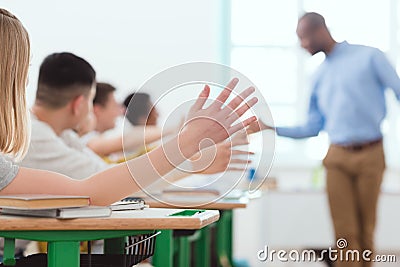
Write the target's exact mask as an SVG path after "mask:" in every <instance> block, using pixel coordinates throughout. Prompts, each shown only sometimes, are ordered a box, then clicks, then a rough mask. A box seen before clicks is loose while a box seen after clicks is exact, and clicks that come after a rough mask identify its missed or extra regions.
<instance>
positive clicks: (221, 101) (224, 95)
mask: <svg viewBox="0 0 400 267" xmlns="http://www.w3.org/2000/svg"><path fill="white" fill-rule="evenodd" d="M238 82H239V79H238V78H233V79H232V80H231V81H230V82H229V83H228V85H227V86H226V87H225V89H224V90H223V91H222V92H221V93H220V94H219V96H218V97H217V99H215V101H214V103H213V104H212V106H213V107H215V108H220V107H221V106H222V105H223V104H224V103H225V101H226V100H227V99H228V98H229V96H230V95H231V93H232V91H233V89H234V88H235V86H236V85H237V84H238Z"/></svg>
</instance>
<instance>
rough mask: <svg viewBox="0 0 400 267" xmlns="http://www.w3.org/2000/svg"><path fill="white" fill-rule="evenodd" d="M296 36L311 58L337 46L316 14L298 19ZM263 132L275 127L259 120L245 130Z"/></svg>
mask: <svg viewBox="0 0 400 267" xmlns="http://www.w3.org/2000/svg"><path fill="white" fill-rule="evenodd" d="M296 34H297V37H298V38H299V41H300V45H301V47H302V48H303V49H305V50H306V51H307V52H309V53H310V54H311V55H312V56H313V55H315V54H317V53H319V52H323V53H324V54H325V55H329V54H330V53H331V52H332V50H333V48H334V47H335V45H336V44H337V42H336V41H335V40H334V39H333V38H332V36H331V34H330V32H329V30H328V28H327V27H326V24H325V20H324V18H323V17H322V16H321V15H319V14H316V13H307V14H306V15H304V16H303V17H301V18H300V19H299V21H298V23H297V29H296ZM263 130H275V127H272V126H269V125H267V124H265V123H263V122H262V121H261V120H259V121H255V122H252V123H251V124H250V125H249V127H248V128H247V132H248V134H251V133H255V132H258V131H263Z"/></svg>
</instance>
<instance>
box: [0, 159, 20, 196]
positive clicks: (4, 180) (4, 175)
mask: <svg viewBox="0 0 400 267" xmlns="http://www.w3.org/2000/svg"><path fill="white" fill-rule="evenodd" d="M18 169H19V167H18V166H17V165H16V164H15V163H13V162H12V161H11V160H8V159H6V157H4V156H3V155H0V190H2V189H3V188H5V187H6V186H7V185H8V184H9V183H11V181H12V180H13V179H14V178H15V176H17V173H18Z"/></svg>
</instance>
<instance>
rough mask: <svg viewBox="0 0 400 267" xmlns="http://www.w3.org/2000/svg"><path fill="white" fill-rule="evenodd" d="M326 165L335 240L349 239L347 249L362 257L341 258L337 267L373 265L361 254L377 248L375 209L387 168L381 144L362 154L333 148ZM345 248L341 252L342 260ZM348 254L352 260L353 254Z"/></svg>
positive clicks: (330, 150) (337, 262)
mask: <svg viewBox="0 0 400 267" xmlns="http://www.w3.org/2000/svg"><path fill="white" fill-rule="evenodd" d="M323 164H324V166H325V168H326V174H327V191H328V197H329V205H330V210H331V217H332V221H333V226H334V229H335V235H336V240H338V239H340V238H344V239H346V241H347V244H348V245H347V247H346V249H348V250H358V251H359V255H360V261H358V262H357V261H351V260H350V261H346V260H344V261H340V260H339V259H338V260H337V261H336V262H335V267H339V266H340V267H344V266H346V267H350V266H351V267H356V266H357V267H369V266H371V265H372V263H371V262H366V261H363V260H362V252H363V251H364V250H371V251H373V247H374V242H373V238H374V229H375V222H376V209H377V202H378V197H379V193H380V185H381V183H382V177H383V172H384V169H385V158H384V153H383V145H382V142H380V143H378V144H375V145H373V146H370V147H366V148H364V149H362V150H359V151H349V150H346V149H344V148H342V147H339V146H335V145H331V146H330V148H329V150H328V153H327V155H326V157H325V159H324V161H323ZM346 249H343V250H342V252H343V257H342V258H343V259H346V258H345V255H346V253H345V252H346V251H348V250H346ZM339 253H340V250H338V254H337V255H338V256H339ZM347 255H350V257H349V259H351V258H352V257H351V253H350V251H348V253H347ZM370 258H371V259H372V258H373V255H371V256H370Z"/></svg>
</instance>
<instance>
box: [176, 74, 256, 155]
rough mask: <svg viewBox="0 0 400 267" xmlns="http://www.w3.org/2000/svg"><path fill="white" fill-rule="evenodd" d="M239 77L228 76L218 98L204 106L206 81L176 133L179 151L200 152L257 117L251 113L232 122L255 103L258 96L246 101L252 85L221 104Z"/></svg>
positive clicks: (189, 153) (252, 90)
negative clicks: (227, 81) (229, 79)
mask: <svg viewBox="0 0 400 267" xmlns="http://www.w3.org/2000/svg"><path fill="white" fill-rule="evenodd" d="M238 81H239V80H238V79H237V78H235V79H233V80H231V81H230V83H229V84H228V85H227V86H226V88H225V89H224V90H223V91H222V92H221V94H220V95H219V96H218V97H217V99H216V100H214V101H213V102H212V103H211V104H210V105H209V106H208V107H207V108H203V106H204V104H205V103H206V101H207V99H208V96H209V94H210V87H209V86H208V85H206V86H205V87H204V89H203V91H202V92H201V93H200V95H199V97H198V99H197V101H196V102H195V104H194V105H193V106H192V107H191V109H190V111H189V113H188V116H187V120H186V123H185V126H184V129H183V130H182V132H181V133H180V135H179V136H178V138H179V139H180V140H179V145H180V150H181V153H182V154H183V155H184V156H185V157H186V158H189V157H190V156H191V155H193V154H194V153H196V152H199V151H200V150H201V149H202V148H205V147H208V146H211V145H213V144H218V143H220V142H222V141H224V140H225V139H227V138H228V137H229V136H231V135H232V134H234V133H235V132H237V131H239V130H241V129H243V128H245V127H247V126H248V125H249V124H250V123H251V122H253V121H255V120H256V117H254V116H253V117H250V118H248V119H246V120H244V121H243V122H238V123H236V124H234V123H235V122H236V121H237V120H238V119H239V118H240V117H241V116H242V115H243V114H244V113H245V112H246V111H247V110H249V109H250V108H251V107H252V106H254V105H255V104H256V103H257V101H258V99H257V98H256V97H253V98H251V99H250V100H248V101H247V102H245V99H246V98H247V97H249V96H250V95H251V94H252V93H254V91H255V89H254V87H249V88H247V89H246V90H244V91H243V92H241V93H240V94H239V95H238V96H236V97H235V98H234V99H232V100H231V101H230V102H229V103H228V104H227V105H226V106H223V105H224V104H225V102H226V100H227V99H228V97H229V96H230V94H231V92H232V90H233V89H234V88H235V86H236V85H237V83H238ZM243 102H244V103H243ZM242 103H243V104H242ZM193 152H194V153H193Z"/></svg>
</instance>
